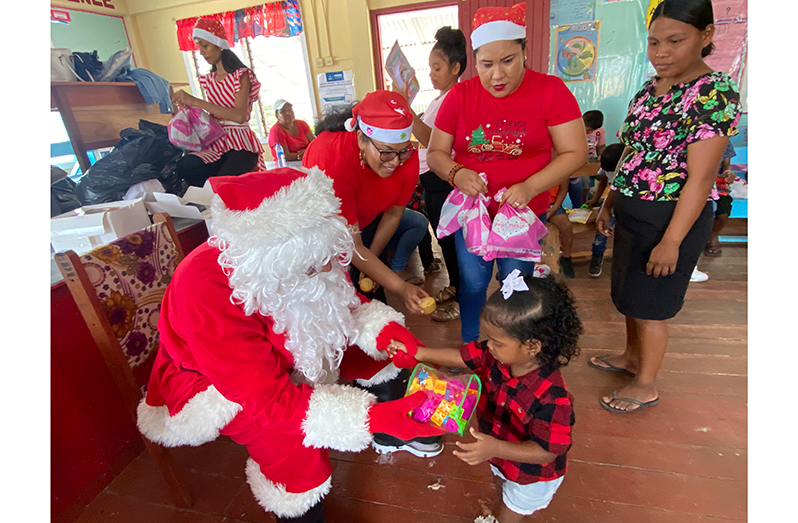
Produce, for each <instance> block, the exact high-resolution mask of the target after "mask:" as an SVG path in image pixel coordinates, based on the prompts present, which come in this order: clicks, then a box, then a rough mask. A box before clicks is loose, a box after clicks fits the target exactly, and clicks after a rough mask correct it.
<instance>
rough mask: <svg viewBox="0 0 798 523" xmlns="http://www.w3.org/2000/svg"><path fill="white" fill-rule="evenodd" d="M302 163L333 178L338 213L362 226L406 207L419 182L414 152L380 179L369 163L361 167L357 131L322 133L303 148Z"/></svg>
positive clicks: (350, 221)
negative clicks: (395, 208)
mask: <svg viewBox="0 0 798 523" xmlns="http://www.w3.org/2000/svg"><path fill="white" fill-rule="evenodd" d="M302 166H303V167H312V166H317V167H318V168H319V169H321V170H322V171H324V173H325V174H326V175H327V176H329V177H330V178H332V180H333V188H334V189H335V195H336V196H337V197H338V198H340V199H341V215H342V216H343V217H344V218H346V221H347V223H349V224H350V225H351V224H353V223H355V222H357V223H358V224H359V225H360V228H361V229H363V228H365V227H366V226H367V225H368V224H370V223H371V222H373V221H374V219H375V218H376V217H377V215H378V214H380V213H381V212H385V211H387V210H388V209H390V208H391V207H393V206H395V205H399V206H401V207H404V206H406V205H407V202H409V201H410V197H411V196H413V191H414V190H415V188H416V184H417V183H418V154H416V153H414V154H413V155H412V156H411V157H410V158H408V159H407V160H405V162H404V163H403V164H402V165H400V166H399V167H397V168H396V170H395V171H394V172H393V174H392V175H391V176H389V177H388V178H381V177H380V176H379V175H378V174H377V173H375V172H374V171H372V170H371V168H370V167H369V166H368V165H366V166H365V167H361V166H360V149H359V148H358V145H357V133H356V132H329V131H328V132H323V133H321V134H320V135H319V136H317V137H316V139H315V140H313V141H312V142H310V145H308V148H307V149H306V150H305V154H304V156H302Z"/></svg>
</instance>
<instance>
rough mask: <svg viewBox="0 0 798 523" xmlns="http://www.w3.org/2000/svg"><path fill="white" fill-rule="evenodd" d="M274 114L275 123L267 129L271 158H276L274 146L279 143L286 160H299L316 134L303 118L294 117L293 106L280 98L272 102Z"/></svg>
mask: <svg viewBox="0 0 798 523" xmlns="http://www.w3.org/2000/svg"><path fill="white" fill-rule="evenodd" d="M274 115H275V116H276V117H277V123H276V124H274V125H272V128H271V129H269V148H270V149H271V150H272V158H274V159H275V160H276V159H277V152H276V151H275V150H274V147H275V146H276V145H277V144H278V143H279V144H280V145H281V146H282V147H283V152H284V153H285V159H286V161H289V162H294V161H297V160H300V161H301V160H302V155H303V154H305V149H307V147H308V144H309V143H310V142H311V141H313V139H314V138H316V135H315V134H313V131H311V130H310V126H309V125H308V124H307V123H306V122H305V121H304V120H297V119H296V117H295V116H294V106H293V105H291V104H290V103H289V102H287V101H286V100H283V99H282V98H280V99H279V100H277V101H276V102H274Z"/></svg>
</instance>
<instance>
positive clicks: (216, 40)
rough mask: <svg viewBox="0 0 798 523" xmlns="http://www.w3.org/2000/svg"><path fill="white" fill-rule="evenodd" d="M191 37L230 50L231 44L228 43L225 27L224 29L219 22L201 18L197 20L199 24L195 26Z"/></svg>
mask: <svg viewBox="0 0 798 523" xmlns="http://www.w3.org/2000/svg"><path fill="white" fill-rule="evenodd" d="M191 36H192V37H194V38H201V39H202V40H205V41H206V42H210V43H212V44H213V45H215V46H217V47H221V48H222V49H230V43H229V42H228V41H227V35H226V34H225V32H224V27H222V23H221V22H220V21H219V20H212V19H210V18H200V19H199V20H197V24H196V25H195V26H194V32H193V33H192V35H191Z"/></svg>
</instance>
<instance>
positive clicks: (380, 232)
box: [302, 91, 429, 314]
mask: <svg viewBox="0 0 798 523" xmlns="http://www.w3.org/2000/svg"><path fill="white" fill-rule="evenodd" d="M412 130H413V115H412V113H411V112H410V107H409V106H408V104H407V100H405V99H404V98H403V97H402V95H400V94H397V93H392V92H389V91H375V92H373V93H369V94H368V95H366V97H365V98H364V99H363V101H362V102H360V103H358V104H356V105H355V106H354V107H352V108H347V109H346V110H344V111H340V112H333V113H331V114H330V115H328V116H327V117H325V118H324V119H323V120H322V121H321V122H319V123H318V125H317V126H316V131H317V133H318V136H317V137H316V139H315V140H313V141H312V142H311V143H310V145H308V148H307V149H306V150H305V155H304V156H303V157H302V165H303V166H304V167H312V166H316V167H319V168H320V169H321V170H323V171H324V172H325V174H326V175H327V176H329V177H330V178H332V179H333V186H334V188H335V195H336V196H338V198H340V199H341V214H342V215H343V217H344V218H346V221H347V222H348V223H349V224H350V225H351V226H354V228H355V229H356V230H358V231H360V234H359V235H355V250H356V254H355V256H353V258H352V266H353V267H352V281H354V282H358V281H359V280H360V278H361V274H362V275H365V276H368V277H369V278H371V279H372V280H374V281H375V282H376V283H377V284H379V285H380V286H381V287H382V288H385V289H388V290H389V291H391V292H393V293H394V294H396V295H398V296H399V297H400V298H401V299H402V300H403V302H404V303H405V306H406V307H407V309H408V310H409V311H411V312H414V313H419V314H420V313H422V309H421V307H420V305H419V303H420V301H421V299H422V298H425V297H427V296H428V295H427V293H426V292H424V290H423V289H421V288H419V287H417V286H416V285H413V284H412V283H411V281H412V280H411V278H410V276H412V275H409V274H408V273H407V272H406V271H405V268H406V266H407V262H408V260H409V259H410V255H411V254H412V252H413V250H414V249H415V248H416V246H417V245H418V243H419V242H420V241H421V239H422V238H423V237H424V233H425V232H426V231H427V227H428V223H429V222H428V221H427V219H426V218H425V217H424V215H422V214H421V213H418V212H416V211H413V210H410V209H406V207H405V206H406V205H407V203H408V202H409V201H410V197H411V196H412V195H413V191H414V190H415V187H416V184H417V183H418V154H416V150H415V148H414V147H413V145H412V144H411V143H410V135H411V133H412ZM389 245H390V246H391V247H394V250H395V255H394V258H393V261H392V263H391V267H390V268H388V267H387V266H386V265H385V264H384V263H383V261H381V260H380V255H381V254H382V253H383V250H384V249H385V248H386V247H387V246H389ZM407 280H411V281H407ZM370 297H371V296H370ZM373 297H375V298H377V299H380V300H381V301H385V298H384V292H383V291H382V289H380V290H379V291H377V292H376V293H374V295H373Z"/></svg>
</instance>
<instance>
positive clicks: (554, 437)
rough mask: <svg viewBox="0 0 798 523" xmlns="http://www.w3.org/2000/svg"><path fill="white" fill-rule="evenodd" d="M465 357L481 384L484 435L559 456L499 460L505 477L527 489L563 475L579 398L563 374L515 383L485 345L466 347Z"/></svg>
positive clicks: (541, 372)
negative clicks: (525, 443)
mask: <svg viewBox="0 0 798 523" xmlns="http://www.w3.org/2000/svg"><path fill="white" fill-rule="evenodd" d="M460 354H461V355H462V356H463V361H464V362H465V364H466V365H468V367H469V368H470V369H472V370H473V371H474V372H475V373H476V374H477V375H478V376H479V379H480V380H481V381H482V396H481V397H480V400H479V404H478V405H477V418H478V421H479V430H480V432H482V433H484V434H488V435H489V436H492V437H494V438H496V439H500V440H504V441H510V442H517V441H530V440H532V441H534V442H535V443H537V444H538V445H540V446H541V447H543V449H544V450H546V451H548V452H551V453H552V454H556V455H557V458H556V459H555V460H554V461H552V462H551V463H546V464H543V465H541V464H537V463H519V462H517V461H508V460H504V459H498V458H493V459H491V460H490V463H491V464H492V465H494V466H495V467H496V468H498V469H499V470H500V471H501V473H502V474H504V477H505V478H507V479H509V480H510V481H514V482H516V483H520V484H522V485H527V484H529V483H535V482H538V481H551V480H553V479H557V478H559V477H560V476H562V475H564V474H565V470H566V452H567V451H568V449H569V448H570V447H571V427H572V426H573V424H574V398H573V396H571V394H569V393H568V391H567V390H566V389H565V380H563V377H562V374H561V373H560V371H559V370H557V369H544V368H538V369H536V370H534V371H532V372H530V373H529V374H525V375H523V376H520V377H518V378H514V377H512V375H511V374H510V366H509V365H505V364H504V363H501V362H499V361H498V360H496V358H494V357H493V355H492V354H491V353H490V351H489V350H488V347H487V344H486V343H485V342H482V343H477V342H472V343H469V344H468V345H463V346H462V347H461V348H460Z"/></svg>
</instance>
